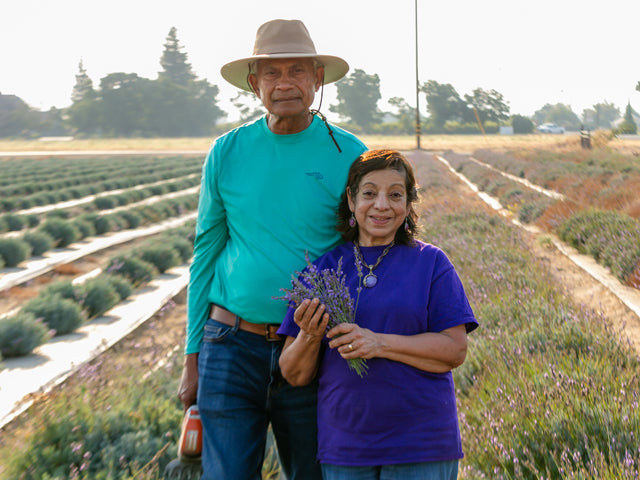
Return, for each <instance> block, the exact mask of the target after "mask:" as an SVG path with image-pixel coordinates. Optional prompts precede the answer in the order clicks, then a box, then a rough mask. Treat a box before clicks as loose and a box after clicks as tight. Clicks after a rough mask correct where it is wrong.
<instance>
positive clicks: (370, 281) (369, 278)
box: [363, 273, 378, 288]
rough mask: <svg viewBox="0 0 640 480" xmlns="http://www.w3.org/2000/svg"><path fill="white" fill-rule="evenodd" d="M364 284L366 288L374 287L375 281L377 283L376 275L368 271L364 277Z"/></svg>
mask: <svg viewBox="0 0 640 480" xmlns="http://www.w3.org/2000/svg"><path fill="white" fill-rule="evenodd" d="M363 283H364V286H365V287H367V288H371V287H375V286H376V283H378V277H376V276H375V275H374V274H373V273H368V274H367V275H366V276H365V277H364V281H363Z"/></svg>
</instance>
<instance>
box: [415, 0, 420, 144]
mask: <svg viewBox="0 0 640 480" xmlns="http://www.w3.org/2000/svg"><path fill="white" fill-rule="evenodd" d="M414 10H415V17H416V148H417V149H418V150H420V82H419V80H418V0H414Z"/></svg>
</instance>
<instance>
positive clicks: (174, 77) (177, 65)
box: [158, 27, 196, 87]
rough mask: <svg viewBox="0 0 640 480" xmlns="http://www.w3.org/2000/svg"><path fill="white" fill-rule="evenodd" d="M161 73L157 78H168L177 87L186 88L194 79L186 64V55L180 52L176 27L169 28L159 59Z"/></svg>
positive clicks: (180, 47)
mask: <svg viewBox="0 0 640 480" xmlns="http://www.w3.org/2000/svg"><path fill="white" fill-rule="evenodd" d="M160 65H161V66H162V71H161V72H159V74H158V77H159V78H168V79H169V80H171V81H172V82H173V83H175V84H177V85H182V86H185V87H186V86H187V84H188V83H189V82H190V81H191V80H194V79H195V78H196V76H195V75H194V73H193V71H192V70H191V64H189V63H188V62H187V54H186V53H185V52H183V51H182V46H181V45H180V42H179V40H178V35H177V29H176V27H171V30H169V35H167V39H166V43H165V44H164V51H163V52H162V57H160Z"/></svg>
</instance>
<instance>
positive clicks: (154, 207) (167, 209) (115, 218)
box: [0, 194, 198, 268]
mask: <svg viewBox="0 0 640 480" xmlns="http://www.w3.org/2000/svg"><path fill="white" fill-rule="evenodd" d="M197 205H198V196H197V195H194V194H190V195H184V196H181V197H175V198H169V199H165V200H159V201H157V202H155V203H152V204H149V205H141V206H137V207H132V208H130V209H128V210H121V211H117V212H114V213H109V214H100V213H84V214H81V215H79V216H77V217H75V218H71V219H67V218H61V217H58V216H57V215H52V216H50V217H49V219H48V220H46V221H45V222H43V223H42V224H41V225H39V226H38V227H37V228H36V229H35V230H33V231H28V232H25V233H24V234H23V235H21V236H19V237H4V238H0V268H3V267H15V266H18V265H19V264H20V263H22V262H24V261H25V260H27V259H29V258H31V257H33V256H40V255H43V254H44V253H46V252H48V251H50V250H52V249H53V248H64V247H67V246H69V245H71V244H72V243H74V242H77V241H79V240H82V239H85V238H87V237H92V236H95V235H103V234H106V233H109V232H118V231H122V230H128V229H134V228H138V227H140V226H145V225H151V224H153V223H157V222H160V221H162V220H166V219H169V218H173V217H176V216H180V215H183V214H185V213H187V212H190V211H193V210H195V209H196V207H197Z"/></svg>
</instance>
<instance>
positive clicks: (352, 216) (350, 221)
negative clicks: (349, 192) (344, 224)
mask: <svg viewBox="0 0 640 480" xmlns="http://www.w3.org/2000/svg"><path fill="white" fill-rule="evenodd" d="M349 226H350V227H351V228H353V227H355V226H356V217H355V216H354V215H353V212H351V218H350V219H349Z"/></svg>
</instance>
